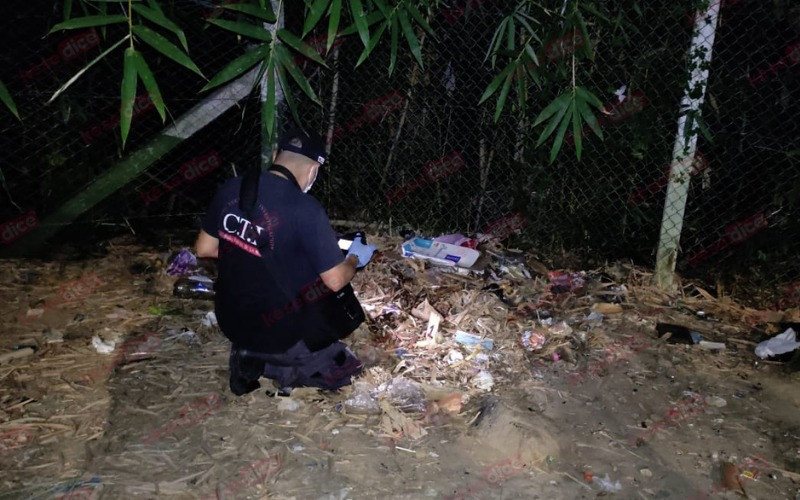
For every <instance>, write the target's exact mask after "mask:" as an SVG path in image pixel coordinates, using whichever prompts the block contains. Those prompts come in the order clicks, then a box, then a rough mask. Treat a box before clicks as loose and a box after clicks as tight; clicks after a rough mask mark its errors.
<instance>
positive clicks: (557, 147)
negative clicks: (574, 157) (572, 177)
mask: <svg viewBox="0 0 800 500" xmlns="http://www.w3.org/2000/svg"><path fill="white" fill-rule="evenodd" d="M574 104H575V102H574V101H570V103H569V105H568V106H567V109H566V113H565V115H566V116H564V118H563V119H562V120H561V126H560V127H558V132H557V133H556V140H555V141H553V147H552V148H551V149H550V163H553V162H554V161H555V159H556V156H558V152H559V151H561V146H562V144H564V135H565V134H566V133H567V126H568V125H569V122H570V120H569V112H570V111H571V110H572V107H573V106H574Z"/></svg>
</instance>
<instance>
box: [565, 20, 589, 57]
mask: <svg viewBox="0 0 800 500" xmlns="http://www.w3.org/2000/svg"><path fill="white" fill-rule="evenodd" d="M575 17H576V18H577V21H578V27H579V28H580V30H581V34H582V35H583V47H582V48H583V50H584V52H585V53H586V57H588V58H589V60H590V61H594V49H593V47H592V40H591V39H590V38H589V30H587V29H586V23H585V22H584V21H583V16H582V15H581V13H580V11H576V13H575ZM570 43H571V44H572V45H571V46H572V47H573V48H574V47H575V45H576V42H575V33H574V32H573V33H572V40H571V41H570Z"/></svg>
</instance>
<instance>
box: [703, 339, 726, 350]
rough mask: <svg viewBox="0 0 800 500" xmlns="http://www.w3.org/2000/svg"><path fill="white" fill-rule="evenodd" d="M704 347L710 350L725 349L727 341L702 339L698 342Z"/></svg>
mask: <svg viewBox="0 0 800 500" xmlns="http://www.w3.org/2000/svg"><path fill="white" fill-rule="evenodd" d="M697 345H699V346H700V347H702V348H703V349H708V350H710V351H724V350H725V343H724V342H709V341H708V340H701V341H700V342H698V343H697Z"/></svg>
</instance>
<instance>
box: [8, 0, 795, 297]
mask: <svg viewBox="0 0 800 500" xmlns="http://www.w3.org/2000/svg"><path fill="white" fill-rule="evenodd" d="M546 3H550V4H551V5H548V6H547V7H548V8H550V11H551V12H552V15H551V16H550V17H549V18H547V19H542V20H541V25H540V26H539V29H540V32H541V35H540V37H541V40H542V44H541V51H540V53H539V61H540V65H539V67H538V68H537V71H538V73H539V74H540V75H541V80H542V82H543V84H542V85H541V86H536V87H534V86H531V87H530V88H528V89H527V90H526V92H527V96H526V99H525V101H526V104H527V111H526V112H525V113H521V112H520V110H518V109H517V101H518V99H517V97H516V96H514V97H509V99H508V103H507V104H506V111H505V112H504V113H503V114H502V115H501V116H500V118H499V120H498V121H496V122H495V120H494V111H495V99H494V98H492V99H489V100H488V101H487V102H486V103H484V104H483V105H480V106H479V105H478V102H479V100H480V98H481V95H482V94H483V92H484V90H485V89H486V87H487V85H488V84H489V82H490V81H491V80H492V79H493V78H494V76H495V75H496V74H497V72H498V71H499V69H500V67H497V68H492V67H491V65H490V63H489V62H488V61H487V58H486V55H487V49H488V47H489V46H490V43H491V41H492V37H493V34H494V32H495V29H496V28H497V26H498V24H499V23H500V22H501V20H502V18H503V17H504V16H505V15H507V13H508V12H509V10H510V9H513V7H514V4H513V3H512V2H494V1H492V2H490V1H480V0H469V1H461V2H446V3H444V4H443V5H441V6H440V7H439V8H438V9H437V10H436V11H435V12H434V14H433V15H432V16H431V18H430V24H431V26H432V27H433V29H434V32H435V33H436V36H435V37H432V36H429V35H425V34H422V33H420V35H421V36H420V41H421V45H422V55H423V61H424V67H419V66H418V65H417V64H416V63H415V62H414V60H413V58H412V57H411V55H410V54H408V53H407V51H406V52H404V51H403V50H401V51H400V54H399V58H398V62H397V68H396V70H395V72H394V73H393V75H392V76H391V77H389V76H387V73H388V72H387V67H388V65H389V58H390V51H389V47H388V43H386V41H384V42H381V44H380V45H379V46H378V47H377V48H376V49H375V51H374V52H373V54H372V55H371V56H370V58H369V59H367V61H366V62H365V63H364V64H362V65H361V66H359V67H358V68H355V64H356V61H357V60H358V58H359V55H360V53H361V51H362V49H363V46H362V44H361V41H360V40H359V38H358V36H357V35H350V36H342V37H340V38H339V39H337V43H336V44H335V45H334V49H333V50H331V51H330V52H329V53H324V49H323V40H324V37H325V35H324V34H323V33H321V32H320V33H313V32H312V33H311V34H309V35H308V36H307V37H306V41H307V42H308V43H310V44H311V45H312V46H315V47H318V48H319V50H320V51H321V52H323V53H324V56H325V58H326V61H327V63H328V65H329V67H330V69H324V68H320V67H318V66H317V65H315V64H314V63H313V62H311V61H308V60H305V59H303V58H302V57H298V59H297V62H298V63H299V64H300V66H301V67H302V68H303V70H304V73H305V74H306V76H307V77H308V78H309V81H310V82H311V84H312V86H313V87H314V89H315V91H316V92H317V94H318V95H319V96H320V98H321V99H322V102H323V106H322V107H319V106H316V105H313V104H310V103H308V102H307V101H306V100H300V102H301V109H300V116H301V120H302V121H303V124H304V125H305V126H308V127H310V128H314V129H316V130H318V131H320V132H322V133H327V134H329V137H330V138H331V148H332V149H331V157H330V161H329V165H330V166H329V168H328V167H326V168H325V169H323V171H322V173H321V175H320V180H319V181H318V182H317V184H316V185H315V188H314V194H315V196H317V197H318V198H319V199H320V200H321V201H322V203H323V205H324V206H325V207H326V208H327V209H328V212H329V215H330V216H331V218H332V219H341V220H350V221H357V222H360V223H365V224H366V223H381V224H384V225H387V226H389V227H391V228H393V229H394V228H399V227H404V226H408V227H413V228H418V229H421V230H423V231H425V232H429V233H436V232H455V231H458V232H464V233H472V232H492V233H501V234H502V235H503V236H506V235H510V236H509V237H508V239H507V241H506V242H507V243H508V244H509V245H513V246H518V247H522V248H526V249H530V250H531V251H533V252H535V253H536V254H538V255H539V256H540V257H541V258H543V259H545V260H546V261H549V262H552V263H554V264H557V265H558V264H571V265H574V266H578V265H583V266H586V265H597V264H600V263H602V262H604V261H607V260H616V259H630V260H632V261H634V262H636V263H638V264H642V265H646V266H650V267H653V266H655V264H656V249H657V247H658V243H659V234H660V230H661V229H660V228H661V226H662V216H663V212H664V206H665V200H666V196H667V188H668V187H669V185H670V178H671V177H670V170H671V171H672V172H673V174H674V173H675V171H676V165H674V164H673V150H674V147H675V142H676V136H677V135H678V120H679V117H680V107H681V102H682V99H683V98H684V93H685V90H686V87H687V74H688V72H689V71H690V68H689V64H688V57H687V53H688V52H689V47H690V43H691V41H692V34H693V29H694V25H695V21H696V16H697V15H698V12H699V9H698V6H697V5H695V3H696V2H692V1H683V2H656V3H653V2H635V1H620V2H609V3H608V4H604V5H601V6H597V7H596V8H597V9H598V11H597V16H596V17H594V18H593V19H591V20H590V22H589V23H588V26H587V30H588V34H589V40H585V39H583V37H582V35H581V34H580V33H575V32H573V31H572V30H571V29H569V28H568V27H567V26H566V25H565V23H564V22H563V21H562V18H561V16H559V15H558V13H559V12H560V11H561V9H562V7H564V5H565V4H564V3H563V2H546ZM164 4H165V6H166V5H168V14H169V16H170V17H171V18H172V19H174V20H176V21H177V22H178V23H179V24H180V25H181V27H183V28H184V30H185V32H186V34H187V38H188V41H189V46H190V50H191V52H190V54H191V56H192V58H193V59H194V60H195V62H196V63H197V64H198V66H199V67H200V68H202V70H203V72H204V74H205V75H206V76H209V75H212V74H215V73H216V72H217V71H219V70H220V69H221V68H222V67H223V66H224V65H225V64H226V63H227V62H229V61H231V60H232V59H234V58H235V57H236V56H238V55H240V54H242V53H243V51H244V50H245V49H246V48H247V47H246V44H245V43H243V42H241V41H238V40H237V39H236V38H235V37H234V36H232V35H231V34H230V33H228V32H223V31H222V30H219V29H218V28H216V27H214V26H207V25H206V24H205V21H204V18H205V17H209V16H229V15H230V14H228V13H222V11H221V10H220V9H215V8H214V3H211V2H206V1H204V0H196V1H190V0H177V1H173V2H164ZM166 9H167V7H165V10H166ZM7 10H8V15H7V16H5V17H4V20H3V21H0V24H2V25H3V26H2V27H3V30H2V33H3V34H2V35H0V36H3V37H5V38H6V43H5V47H7V48H8V49H7V50H5V51H4V52H3V55H2V57H3V64H2V68H3V69H2V75H1V76H0V80H2V81H3V82H4V83H5V84H6V85H7V86H8V87H9V90H10V91H11V93H12V95H14V97H15V99H16V101H17V104H18V107H19V108H20V113H21V115H22V123H21V124H20V123H18V122H16V121H15V120H14V118H13V117H12V116H11V115H10V114H8V113H3V114H1V115H0V130H1V131H2V132H0V143H2V153H0V155H1V156H0V170H2V173H3V179H4V189H5V200H4V202H3V207H2V214H0V215H2V218H1V219H0V221H5V224H4V225H3V234H2V239H3V241H2V243H4V244H5V245H13V244H14V243H15V241H16V239H17V238H22V237H24V236H25V234H27V232H30V231H33V230H35V229H36V225H37V224H39V219H41V217H42V216H44V215H47V214H48V213H50V212H52V211H53V210H55V209H56V208H57V207H60V206H61V205H62V204H63V203H64V202H66V201H67V200H69V199H70V198H71V197H73V196H74V195H75V194H76V193H79V192H81V191H82V190H84V189H85V188H86V187H87V186H88V185H89V184H90V183H92V182H93V181H94V180H95V179H96V178H97V177H98V176H100V175H102V174H103V173H104V172H107V171H108V170H109V169H110V168H111V166H112V165H114V164H116V163H118V162H120V161H121V160H123V159H124V158H126V157H127V155H130V154H132V153H133V152H135V151H137V150H138V149H140V148H142V147H145V146H147V145H148V144H149V141H151V140H152V139H153V137H155V136H156V135H158V134H159V132H160V131H161V130H162V129H163V127H164V125H162V123H161V121H160V119H159V118H158V116H157V113H156V112H155V109H154V107H153V106H152V103H149V99H148V97H147V95H146V94H142V96H141V98H140V100H139V102H138V103H137V107H136V108H135V111H134V114H135V118H134V121H133V127H132V131H131V135H130V137H129V138H128V143H127V145H126V148H125V150H124V151H123V150H122V148H121V145H120V139H119V130H118V123H117V122H118V115H119V82H120V81H121V68H122V64H121V63H122V60H121V59H122V58H121V55H119V56H116V55H114V56H112V57H111V58H110V59H107V60H104V61H102V62H101V63H99V64H97V65H95V66H94V67H93V68H92V69H90V70H89V71H88V72H87V73H86V74H84V75H83V76H82V77H81V79H80V81H79V82H78V83H77V84H75V85H73V86H72V87H71V88H70V89H68V90H67V91H66V92H65V93H64V94H62V96H60V97H59V98H57V99H56V100H55V101H54V102H53V103H51V104H49V105H48V104H45V103H46V102H47V100H48V99H50V97H51V96H52V95H53V92H54V91H55V90H56V89H57V88H58V87H59V86H60V85H61V84H62V83H64V82H65V81H66V80H67V79H68V78H69V77H70V76H71V75H73V74H74V73H75V72H76V71H77V70H78V69H80V68H82V67H83V66H84V65H85V64H86V63H87V62H88V61H90V60H91V59H92V58H94V57H96V56H97V55H98V54H99V53H100V51H102V50H105V48H107V47H108V46H109V43H108V41H109V40H113V39H115V38H114V36H113V35H114V30H116V29H119V28H116V27H108V28H107V30H101V29H96V30H92V29H89V30H86V31H85V32H84V33H78V32H77V31H76V32H67V33H54V34H52V35H49V36H47V37H44V38H43V36H44V34H45V33H47V31H48V30H49V29H50V27H51V26H52V25H54V24H55V23H56V22H58V21H59V20H60V2H44V1H40V2H28V3H26V4H25V5H21V6H15V7H14V9H7ZM700 15H703V14H700ZM301 18H302V5H300V3H299V2H298V3H297V4H295V5H294V6H290V8H289V10H288V11H287V13H286V24H287V27H288V28H289V29H292V30H293V31H295V32H298V31H299V28H300V24H301V23H300V21H299V20H300V19H301ZM586 43H590V44H591V47H592V54H593V59H589V58H587V57H586V56H585V53H584V51H579V49H581V47H582V46H583V45H584V44H586ZM799 54H800V7H799V6H797V5H795V4H793V3H792V2H790V1H789V0H783V1H782V0H776V1H774V2H763V1H760V0H738V1H737V0H727V1H724V2H723V3H722V5H721V9H720V11H719V22H718V26H717V29H716V34H715V40H714V44H713V54H712V56H711V62H710V64H709V65H708V67H707V69H708V70H709V76H708V86H707V89H706V93H705V100H704V103H703V105H702V108H701V112H702V122H700V124H699V125H700V126H698V127H697V128H704V129H705V130H706V132H707V133H704V134H700V136H699V139H698V140H697V147H696V149H697V154H696V156H694V157H691V158H689V159H687V160H684V161H683V162H682V163H680V165H679V166H680V167H681V169H682V171H683V177H682V178H681V179H679V181H681V182H682V183H683V185H685V186H687V187H688V191H687V194H686V205H685V211H684V214H683V217H682V219H681V221H682V222H681V223H682V227H681V228H680V248H679V253H678V255H677V260H676V265H677V270H678V273H679V274H680V275H682V276H688V277H692V278H698V279H701V280H705V281H706V282H707V283H708V284H709V285H710V286H715V287H717V288H718V289H719V290H721V291H724V292H725V293H732V294H734V295H738V296H739V297H740V298H744V299H751V300H754V301H757V302H760V303H762V304H764V303H771V302H773V301H775V300H779V299H780V297H781V296H782V294H783V293H785V290H786V288H787V287H788V286H790V285H791V283H794V282H795V281H797V280H798V279H800V272H798V271H800V269H799V268H800V264H798V259H797V258H796V256H797V255H798V241H799V240H800V238H798V236H800V231H799V229H800V228H799V227H798V226H800V222H798V201H799V200H800V165H798V151H800V144H798V142H799V139H798V138H800V130H799V129H800V121H798V119H797V116H798V97H800V95H799V94H800V84H798V78H799V77H800V71H799V70H800V61H798V57H800V56H799ZM147 56H148V61H153V62H151V67H153V70H154V72H155V73H156V76H157V77H158V78H159V84H160V86H161V91H162V94H163V95H164V97H165V102H166V104H167V106H168V108H169V110H170V113H171V116H172V118H177V117H180V116H181V115H183V114H184V113H185V112H187V111H188V110H190V109H191V108H192V107H193V106H196V105H198V104H201V103H204V102H206V103H207V102H208V99H209V96H208V94H201V93H198V91H199V90H200V89H201V88H202V86H203V84H204V82H203V81H202V80H200V79H199V78H198V77H197V76H196V75H194V74H192V73H191V72H189V71H186V70H184V69H183V68H180V67H178V66H176V65H175V64H174V63H172V62H171V61H169V60H166V59H164V58H159V56H158V55H157V54H155V53H153V54H147ZM573 56H574V57H573ZM573 78H574V80H575V82H576V84H578V85H581V86H583V87H586V88H588V89H590V90H591V91H592V92H593V93H594V94H595V95H597V96H598V97H599V98H600V99H601V100H602V101H603V103H604V104H605V110H604V114H603V116H602V117H601V119H600V125H601V128H602V131H603V139H602V140H601V139H600V138H599V137H597V136H596V135H595V134H594V133H592V132H591V131H589V130H585V131H583V132H582V134H583V154H582V158H581V160H580V161H579V160H577V158H576V155H575V150H574V140H573V139H572V138H571V134H567V138H566V140H565V141H564V146H563V148H562V151H561V152H560V154H559V155H558V156H557V158H556V159H555V161H554V162H552V163H550V161H549V150H550V141H548V142H546V143H545V144H544V145H542V146H541V147H539V148H536V147H534V146H535V143H536V139H537V138H538V136H539V134H540V132H541V129H542V127H543V126H542V125H536V126H534V120H535V118H536V116H537V115H538V114H539V112H540V111H541V110H542V109H543V108H544V107H545V106H546V105H547V104H549V103H550V102H551V101H552V100H553V99H555V98H556V97H557V96H559V95H561V94H563V93H564V92H565V91H568V90H569V89H570V88H571V85H572V81H573ZM515 92H517V89H514V91H513V92H512V95H513V94H514V93H515ZM295 95H298V92H297V91H296V90H295ZM219 104H220V105H225V106H230V105H231V104H232V103H230V102H228V103H223V102H220V103H219ZM168 120H169V118H168ZM259 120H260V103H259V94H258V92H257V91H256V92H253V93H252V94H251V95H250V96H249V97H247V98H246V99H243V100H241V101H239V102H238V103H236V105H234V106H232V107H230V109H228V110H227V111H225V112H224V113H223V114H222V115H221V116H220V117H219V118H218V119H216V120H215V121H213V122H212V123H211V124H210V125H209V126H207V127H205V128H203V129H202V130H200V131H199V132H198V133H196V134H194V135H193V136H191V137H190V138H189V139H187V140H186V141H184V142H182V143H180V144H179V145H177V146H176V147H174V148H173V149H171V150H170V151H169V152H168V153H166V154H164V155H163V156H161V157H160V158H158V160H157V162H156V163H154V164H153V165H152V166H150V168H148V169H146V170H145V171H144V173H143V174H141V175H138V176H136V177H135V179H134V180H133V181H132V182H130V183H128V184H127V185H126V186H125V187H123V188H122V189H121V190H118V191H116V192H115V193H114V194H113V195H112V196H111V197H110V198H108V199H107V200H105V201H104V202H103V203H101V204H99V205H97V206H96V207H95V208H93V209H92V210H89V211H87V212H86V213H84V214H83V215H82V216H81V217H80V218H79V219H78V221H77V223H75V224H74V225H73V226H72V227H71V228H69V229H68V230H66V231H64V233H67V234H73V235H74V234H75V233H77V234H80V235H83V236H86V235H90V234H91V235H96V236H100V235H107V234H113V233H114V232H115V231H116V232H119V231H123V230H124V231H128V230H130V229H133V230H134V231H136V232H137V235H142V234H145V235H146V234H149V233H152V234H156V233H158V231H159V230H160V229H162V228H165V227H187V226H191V227H196V224H197V221H198V218H199V217H200V216H201V215H202V213H203V212H204V211H205V209H206V207H207V205H208V203H209V202H210V199H211V196H212V195H213V192H214V190H215V189H216V187H217V186H218V185H219V184H220V183H221V182H222V181H223V180H225V179H227V178H229V177H231V176H233V175H236V174H238V173H241V172H242V171H243V170H244V169H246V168H249V167H251V166H253V165H255V164H257V163H258V161H259V157H260V154H261V135H262V133H261V127H260V126H259ZM701 126H702V127H701ZM551 140H552V139H551ZM673 181H675V179H674V176H673ZM681 182H678V183H677V184H681ZM31 214H35V216H34V217H32V216H31ZM104 229H108V231H105V230H104ZM754 290H760V291H761V292H759V293H756V292H755V291H754Z"/></svg>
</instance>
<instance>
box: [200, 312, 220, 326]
mask: <svg viewBox="0 0 800 500" xmlns="http://www.w3.org/2000/svg"><path fill="white" fill-rule="evenodd" d="M217 325H218V323H217V315H216V313H214V311H208V313H206V315H205V316H204V317H203V326H205V327H207V328H210V327H212V326H217Z"/></svg>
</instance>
